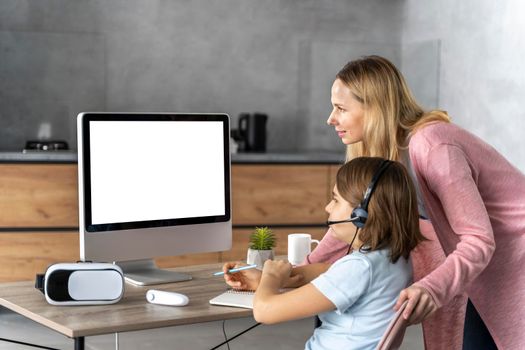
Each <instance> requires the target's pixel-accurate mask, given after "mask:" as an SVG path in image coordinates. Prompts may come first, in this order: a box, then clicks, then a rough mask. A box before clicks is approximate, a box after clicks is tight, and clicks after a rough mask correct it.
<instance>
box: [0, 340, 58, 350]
mask: <svg viewBox="0 0 525 350" xmlns="http://www.w3.org/2000/svg"><path fill="white" fill-rule="evenodd" d="M0 341H6V342H9V343H15V344H21V345H25V346H32V347H34V348H39V349H46V350H59V349H55V348H49V347H47V346H42V345H36V344H31V343H24V342H23V341H18V340H13V339H6V338H0Z"/></svg>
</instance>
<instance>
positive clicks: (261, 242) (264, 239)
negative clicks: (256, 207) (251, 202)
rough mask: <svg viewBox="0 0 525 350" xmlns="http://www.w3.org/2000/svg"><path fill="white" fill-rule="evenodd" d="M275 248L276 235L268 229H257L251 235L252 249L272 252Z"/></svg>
mask: <svg viewBox="0 0 525 350" xmlns="http://www.w3.org/2000/svg"><path fill="white" fill-rule="evenodd" d="M273 247H275V234H274V233H273V231H272V230H270V229H269V228H268V227H256V228H255V230H253V232H252V234H251V235H250V248H251V249H254V250H270V249H272V248H273Z"/></svg>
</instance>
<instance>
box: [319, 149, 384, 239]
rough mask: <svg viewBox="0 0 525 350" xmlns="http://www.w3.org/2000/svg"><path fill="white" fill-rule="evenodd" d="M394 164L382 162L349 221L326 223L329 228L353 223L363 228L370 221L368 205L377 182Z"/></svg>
mask: <svg viewBox="0 0 525 350" xmlns="http://www.w3.org/2000/svg"><path fill="white" fill-rule="evenodd" d="M392 163H393V162H392V161H391V160H388V159H385V160H383V161H382V162H381V164H380V165H379V168H378V169H377V170H376V172H375V173H374V176H372V180H371V181H370V184H368V187H367V188H366V191H365V194H364V196H363V200H362V201H361V203H359V205H358V206H357V207H356V208H354V210H352V214H351V215H350V218H349V219H346V220H338V221H330V220H328V221H327V222H326V223H327V225H328V226H330V225H334V224H340V223H343V222H351V223H353V224H354V225H355V226H356V227H357V228H358V229H359V228H363V227H364V226H365V224H366V220H367V219H368V203H369V202H370V197H371V196H372V192H374V190H375V188H376V186H377V182H378V181H379V179H380V178H381V175H383V173H384V172H385V170H386V169H387V168H388V167H389V166H390V164H392Z"/></svg>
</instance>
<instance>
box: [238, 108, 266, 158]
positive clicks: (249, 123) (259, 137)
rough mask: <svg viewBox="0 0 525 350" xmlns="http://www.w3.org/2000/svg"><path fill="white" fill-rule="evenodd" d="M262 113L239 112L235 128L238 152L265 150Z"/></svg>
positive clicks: (264, 130)
mask: <svg viewBox="0 0 525 350" xmlns="http://www.w3.org/2000/svg"><path fill="white" fill-rule="evenodd" d="M267 121H268V116H267V115H266V114H262V113H253V114H249V113H241V114H240V115H239V124H238V130H237V135H236V136H237V140H238V141H239V151H240V152H266V122H267Z"/></svg>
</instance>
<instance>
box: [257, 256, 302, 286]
mask: <svg viewBox="0 0 525 350" xmlns="http://www.w3.org/2000/svg"><path fill="white" fill-rule="evenodd" d="M291 272H292V264H290V263H289V262H287V261H284V260H266V262H265V263H264V267H263V271H262V274H263V276H268V277H271V278H274V279H276V280H277V281H278V282H279V287H282V286H284V284H285V283H286V282H288V283H289V282H290V274H291ZM298 277H299V276H298Z"/></svg>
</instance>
